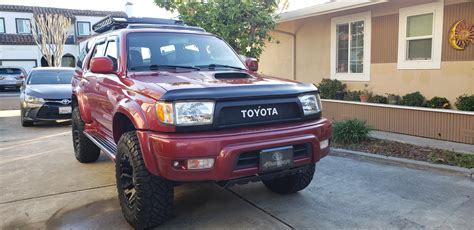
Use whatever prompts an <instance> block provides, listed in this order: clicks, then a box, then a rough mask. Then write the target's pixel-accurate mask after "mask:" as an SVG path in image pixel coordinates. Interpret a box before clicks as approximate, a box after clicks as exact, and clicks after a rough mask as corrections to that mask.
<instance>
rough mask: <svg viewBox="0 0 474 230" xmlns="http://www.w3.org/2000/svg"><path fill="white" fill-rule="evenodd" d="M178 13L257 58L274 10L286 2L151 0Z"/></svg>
mask: <svg viewBox="0 0 474 230" xmlns="http://www.w3.org/2000/svg"><path fill="white" fill-rule="evenodd" d="M154 1H155V3H156V4H157V5H158V6H160V7H163V8H165V9H167V10H170V11H173V12H175V11H177V12H178V13H179V19H181V20H183V21H184V22H185V23H186V24H187V25H190V26H199V27H202V28H204V29H205V30H206V31H208V32H210V33H214V34H217V35H218V36H220V37H221V38H223V39H224V40H225V41H227V42H228V43H229V44H230V45H231V46H232V47H233V48H234V49H235V50H236V51H237V52H238V53H239V54H242V55H245V56H248V57H255V58H258V57H259V56H260V54H261V53H262V51H263V48H264V47H265V42H266V41H270V40H271V37H270V35H269V32H270V31H272V30H273V29H274V27H275V19H276V11H277V10H278V9H279V8H280V9H283V8H286V7H287V6H288V0H286V1H283V2H280V0H199V1H197V0H194V1H193V0H187V1H186V0H154Z"/></svg>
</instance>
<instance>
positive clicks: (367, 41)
mask: <svg viewBox="0 0 474 230" xmlns="http://www.w3.org/2000/svg"><path fill="white" fill-rule="evenodd" d="M371 19H372V14H371V12H370V11H367V12H363V13H358V14H352V15H346V16H341V17H335V18H331V52H330V54H331V79H337V80H341V81H370V71H371V69H370V64H371V63H370V48H371V46H372V44H371V35H372V25H371V24H372V23H371ZM354 21H364V60H363V64H364V67H363V68H364V72H363V73H336V25H337V24H342V23H350V22H354ZM349 48H350V47H349ZM349 58H350V57H349ZM348 68H350V66H349V67H348Z"/></svg>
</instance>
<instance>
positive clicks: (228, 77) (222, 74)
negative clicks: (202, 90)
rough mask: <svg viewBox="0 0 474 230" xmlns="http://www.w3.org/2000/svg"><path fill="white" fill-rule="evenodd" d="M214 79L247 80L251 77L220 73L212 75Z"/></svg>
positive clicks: (248, 75)
mask: <svg viewBox="0 0 474 230" xmlns="http://www.w3.org/2000/svg"><path fill="white" fill-rule="evenodd" d="M214 78H215V79H249V78H253V76H252V75H250V74H248V73H243V72H221V73H215V74H214Z"/></svg>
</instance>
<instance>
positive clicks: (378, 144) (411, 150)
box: [332, 138, 474, 168]
mask: <svg viewBox="0 0 474 230" xmlns="http://www.w3.org/2000/svg"><path fill="white" fill-rule="evenodd" d="M332 147H334V148H341V149H349V150H354V151H360V152H366V153H373V154H379V155H384V156H392V157H400V158H407V159H412V160H419V161H426V162H430V163H436V164H446V165H452V166H459V167H464V168H474V155H473V154H464V153H457V152H453V151H447V150H442V149H435V148H430V147H421V146H417V145H411V144H405V143H401V142H396V141H389V140H380V139H375V138H369V139H368V140H366V141H363V142H361V143H359V144H340V143H333V144H332Z"/></svg>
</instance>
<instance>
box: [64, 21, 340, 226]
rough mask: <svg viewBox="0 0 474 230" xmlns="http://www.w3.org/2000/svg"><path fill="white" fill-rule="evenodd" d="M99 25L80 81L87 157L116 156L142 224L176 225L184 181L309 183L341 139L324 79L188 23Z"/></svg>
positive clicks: (124, 193)
mask: <svg viewBox="0 0 474 230" xmlns="http://www.w3.org/2000/svg"><path fill="white" fill-rule="evenodd" d="M93 29H94V31H96V32H98V33H100V34H99V35H98V36H96V37H93V38H91V39H89V40H88V41H87V42H86V44H84V48H83V50H82V54H81V56H80V60H79V62H78V66H80V67H81V68H78V69H77V71H76V73H75V76H74V77H73V80H72V86H73V96H72V101H73V103H72V106H73V109H72V134H73V144H74V151H75V157H76V158H77V160H78V161H79V162H82V163H88V162H94V161H96V160H97V159H98V157H99V154H100V151H101V150H102V151H103V152H104V153H106V154H107V155H108V156H109V157H110V158H112V159H113V160H114V161H115V165H116V166H115V169H116V171H115V173H116V180H117V191H118V197H119V201H120V205H121V207H122V211H123V214H124V216H125V219H126V220H127V221H128V222H129V223H130V224H131V225H133V226H134V227H136V228H148V227H152V226H156V225H159V224H160V223H162V222H163V221H165V220H166V218H167V216H168V215H169V214H170V210H171V206H172V202H173V191H174V187H175V186H176V185H179V184H181V183H184V182H192V181H214V182H216V183H217V184H218V185H220V186H224V187H227V186H231V185H235V184H244V183H248V182H254V181H262V182H263V184H264V185H265V186H266V187H267V188H268V189H269V190H271V191H273V192H276V193H280V194H288V193H295V192H298V191H300V190H302V189H304V188H305V187H307V186H308V185H309V183H310V182H311V180H312V179H313V174H314V172H315V163H316V162H318V161H319V160H320V159H321V158H322V157H324V156H326V155H327V154H328V152H329V143H330V141H331V123H330V121H329V120H327V119H325V118H323V117H321V102H320V99H319V93H318V89H317V88H316V87H315V86H313V85H311V84H304V83H299V82H296V81H291V80H284V79H279V78H274V77H267V76H263V75H261V74H258V73H257V72H256V71H257V68H258V63H257V61H256V60H255V59H252V58H247V59H245V60H243V59H242V58H240V57H239V55H238V54H237V53H236V52H234V50H233V49H232V48H231V47H230V46H229V45H228V44H227V43H226V42H225V41H223V40H222V39H220V38H219V37H217V36H215V35H212V34H210V33H207V32H205V31H204V30H203V29H201V28H197V27H190V26H186V25H184V24H183V23H182V22H180V21H175V20H164V19H153V18H112V17H107V18H104V19H103V20H101V21H99V22H98V23H97V24H95V25H94V26H93Z"/></svg>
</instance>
